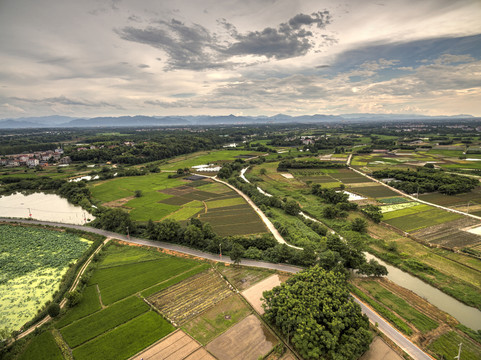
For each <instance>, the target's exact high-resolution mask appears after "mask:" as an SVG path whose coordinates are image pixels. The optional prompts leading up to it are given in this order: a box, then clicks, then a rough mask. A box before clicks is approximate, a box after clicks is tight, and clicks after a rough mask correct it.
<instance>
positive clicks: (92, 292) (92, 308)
mask: <svg viewBox="0 0 481 360" xmlns="http://www.w3.org/2000/svg"><path fill="white" fill-rule="evenodd" d="M100 309H101V306H100V301H99V295H98V293H97V289H96V286H94V285H92V286H88V287H86V288H85V290H84V291H83V293H82V300H80V303H78V304H77V305H76V306H75V307H73V308H71V309H69V310H68V311H67V313H66V314H65V315H63V316H62V317H61V318H60V320H59V321H57V322H56V324H55V326H56V327H57V328H59V329H60V328H62V327H64V326H66V325H68V324H70V323H72V322H73V321H75V320H78V319H81V318H83V317H85V316H87V315H90V314H92V313H94V312H96V311H98V310H100Z"/></svg>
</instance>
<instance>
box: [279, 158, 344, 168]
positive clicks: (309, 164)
mask: <svg viewBox="0 0 481 360" xmlns="http://www.w3.org/2000/svg"><path fill="white" fill-rule="evenodd" d="M345 167H346V165H345V164H339V163H334V162H330V161H321V160H282V161H281V162H279V166H278V167H277V171H287V170H288V169H341V168H345Z"/></svg>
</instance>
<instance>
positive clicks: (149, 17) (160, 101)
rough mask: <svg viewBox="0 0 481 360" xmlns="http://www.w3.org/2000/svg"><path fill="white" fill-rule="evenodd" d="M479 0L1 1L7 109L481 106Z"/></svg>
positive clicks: (43, 112)
mask: <svg viewBox="0 0 481 360" xmlns="http://www.w3.org/2000/svg"><path fill="white" fill-rule="evenodd" d="M480 19H481V1H480V0H464V1H463V0H423V1H419V0H412V1H411V0H389V1H383V0H375V1H369V0H362V1H360V0H347V1H330V0H312V1H311V0H222V1H220V0H175V1H171V0H130V1H126V0H82V1H78V0H0V34H1V35H0V118H18V117H28V116H48V115H65V116H73V117H96V116H121V115H152V116H165V115H229V114H234V115H238V116H241V115H252V116H256V115H266V116H271V115H275V114H278V113H283V114H288V115H292V116H296V115H306V114H332V115H339V114H348V113H380V114H389V113H396V114H424V115H456V114H471V115H474V116H481V20H480Z"/></svg>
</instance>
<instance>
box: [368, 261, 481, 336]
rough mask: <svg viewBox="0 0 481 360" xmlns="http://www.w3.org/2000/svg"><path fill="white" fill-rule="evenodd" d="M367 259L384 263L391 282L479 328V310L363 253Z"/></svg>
mask: <svg viewBox="0 0 481 360" xmlns="http://www.w3.org/2000/svg"><path fill="white" fill-rule="evenodd" d="M365 255H366V258H367V259H368V260H370V259H375V260H377V262H379V263H380V264H381V265H384V266H385V267H386V268H387V270H388V271H389V274H388V275H387V278H388V279H389V280H391V281H392V282H393V283H396V284H398V285H400V286H402V287H404V288H406V289H409V290H411V291H412V292H414V293H415V294H417V295H419V296H421V297H422V298H424V299H426V300H427V301H428V302H430V303H431V304H433V305H434V306H436V307H438V308H439V309H441V310H443V311H445V312H447V313H448V314H450V315H451V316H453V317H455V318H456V320H458V321H459V322H460V323H461V324H463V325H465V326H467V327H469V328H471V329H473V330H480V329H481V311H480V310H478V309H476V308H474V307H471V306H467V305H465V304H463V303H462V302H460V301H458V300H456V299H455V298H453V297H451V296H449V295H447V294H445V293H443V292H442V291H441V290H438V289H436V288H435V287H433V286H431V285H429V284H427V283H425V282H424V281H422V280H420V279H418V278H417V277H414V276H412V275H411V274H408V273H407V272H404V271H402V270H400V269H398V268H396V267H394V266H392V265H389V264H386V263H385V262H384V261H382V260H381V259H378V258H377V257H375V256H374V255H371V254H369V253H365Z"/></svg>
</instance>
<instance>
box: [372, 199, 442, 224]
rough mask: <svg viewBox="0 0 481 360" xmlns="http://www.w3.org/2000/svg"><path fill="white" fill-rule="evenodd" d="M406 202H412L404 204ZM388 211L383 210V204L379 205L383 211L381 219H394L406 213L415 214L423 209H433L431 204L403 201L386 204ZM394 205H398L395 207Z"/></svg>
mask: <svg viewBox="0 0 481 360" xmlns="http://www.w3.org/2000/svg"><path fill="white" fill-rule="evenodd" d="M407 204H412V205H410V206H406V205H407ZM387 206H388V207H389V208H388V211H383V209H384V208H385V206H383V207H381V212H382V213H383V216H382V219H383V220H389V219H394V218H398V217H402V216H406V215H412V214H417V213H420V212H423V211H429V210H433V209H435V208H434V207H433V206H430V205H425V204H420V203H418V202H412V203H404V204H396V205H387ZM396 207H399V208H398V209H396Z"/></svg>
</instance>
